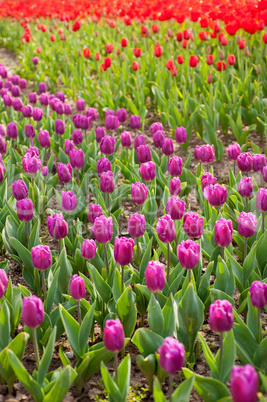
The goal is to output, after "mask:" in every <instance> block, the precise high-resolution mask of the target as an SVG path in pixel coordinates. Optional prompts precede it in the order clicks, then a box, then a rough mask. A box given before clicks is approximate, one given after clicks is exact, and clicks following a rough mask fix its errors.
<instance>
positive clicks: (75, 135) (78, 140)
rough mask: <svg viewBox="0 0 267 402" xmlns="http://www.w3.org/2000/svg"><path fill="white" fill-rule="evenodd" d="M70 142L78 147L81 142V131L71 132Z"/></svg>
mask: <svg viewBox="0 0 267 402" xmlns="http://www.w3.org/2000/svg"><path fill="white" fill-rule="evenodd" d="M71 138H72V140H73V142H74V144H75V145H80V144H81V143H82V142H83V133H82V131H81V130H73V132H72V137H71Z"/></svg>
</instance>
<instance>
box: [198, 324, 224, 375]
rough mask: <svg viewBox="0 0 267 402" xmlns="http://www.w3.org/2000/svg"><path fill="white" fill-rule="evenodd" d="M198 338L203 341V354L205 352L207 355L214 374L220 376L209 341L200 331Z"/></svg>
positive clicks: (206, 357) (205, 355)
mask: <svg viewBox="0 0 267 402" xmlns="http://www.w3.org/2000/svg"><path fill="white" fill-rule="evenodd" d="M198 338H199V340H200V342H201V345H202V349H203V354H204V357H205V359H206V361H207V363H208V365H209V368H210V370H211V372H212V374H215V375H216V378H218V377H219V373H218V370H217V366H216V361H215V357H214V355H213V354H212V352H211V350H210V348H209V346H208V344H207V342H206V341H205V339H204V337H203V336H202V335H201V333H200V332H199V333H198Z"/></svg>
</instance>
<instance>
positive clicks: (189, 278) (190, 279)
mask: <svg viewBox="0 0 267 402" xmlns="http://www.w3.org/2000/svg"><path fill="white" fill-rule="evenodd" d="M191 282H192V277H191V269H189V270H188V283H191Z"/></svg>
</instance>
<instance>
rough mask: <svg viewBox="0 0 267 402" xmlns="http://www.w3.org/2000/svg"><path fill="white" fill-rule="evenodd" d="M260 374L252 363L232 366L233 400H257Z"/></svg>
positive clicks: (251, 401)
mask: <svg viewBox="0 0 267 402" xmlns="http://www.w3.org/2000/svg"><path fill="white" fill-rule="evenodd" d="M258 383H259V376H258V373H257V371H256V370H255V369H254V367H253V366H251V365H250V364H246V365H245V366H243V367H242V366H234V367H233V368H232V377H231V386H230V391H231V395H232V398H233V402H256V401H257V400H258V397H257V392H258V388H259V385H258Z"/></svg>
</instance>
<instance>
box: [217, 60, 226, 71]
mask: <svg viewBox="0 0 267 402" xmlns="http://www.w3.org/2000/svg"><path fill="white" fill-rule="evenodd" d="M216 67H217V70H218V71H222V70H225V69H226V63H225V62H224V61H218V63H217V64H216Z"/></svg>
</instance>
